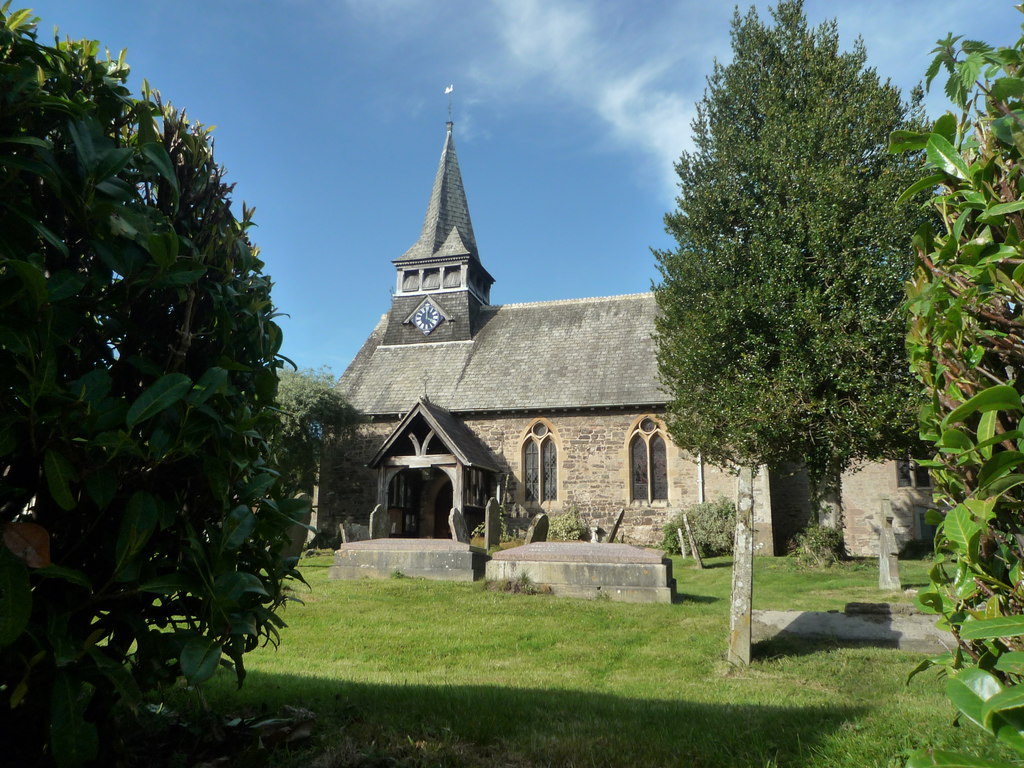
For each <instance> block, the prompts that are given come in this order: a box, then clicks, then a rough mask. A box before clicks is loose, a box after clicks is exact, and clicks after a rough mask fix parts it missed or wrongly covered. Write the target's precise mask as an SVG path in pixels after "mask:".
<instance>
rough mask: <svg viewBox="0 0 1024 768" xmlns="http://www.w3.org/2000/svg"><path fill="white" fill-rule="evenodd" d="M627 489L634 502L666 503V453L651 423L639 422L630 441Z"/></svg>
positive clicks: (661, 437)
mask: <svg viewBox="0 0 1024 768" xmlns="http://www.w3.org/2000/svg"><path fill="white" fill-rule="evenodd" d="M629 486H630V497H631V499H632V500H633V501H642V502H646V503H648V504H650V503H651V502H654V501H668V451H667V446H666V444H665V438H664V437H663V436H662V434H661V429H660V428H659V427H658V424H657V423H656V422H655V421H654V419H652V418H650V417H647V418H644V419H641V420H640V422H639V423H638V424H637V425H636V427H634V429H633V432H632V436H631V437H630V440H629Z"/></svg>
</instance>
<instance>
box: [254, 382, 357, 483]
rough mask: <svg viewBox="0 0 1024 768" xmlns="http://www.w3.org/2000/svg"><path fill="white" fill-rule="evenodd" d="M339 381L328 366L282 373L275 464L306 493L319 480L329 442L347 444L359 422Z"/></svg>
mask: <svg viewBox="0 0 1024 768" xmlns="http://www.w3.org/2000/svg"><path fill="white" fill-rule="evenodd" d="M335 383H336V382H335V379H334V375H333V374H332V373H331V372H330V371H329V370H327V369H324V368H321V369H319V370H310V369H306V370H301V371H282V372H281V374H280V384H279V386H278V389H277V402H278V407H279V408H280V412H279V413H278V419H279V421H280V426H279V427H278V430H277V433H276V435H275V436H274V441H273V447H274V454H275V463H276V464H277V467H278V469H279V470H280V471H281V473H282V474H283V475H284V476H285V478H286V479H287V480H288V482H289V484H291V485H293V486H295V487H296V488H298V489H300V490H302V491H305V492H306V493H311V492H312V491H313V486H314V485H316V483H317V482H318V480H319V476H320V471H321V467H320V464H321V461H322V460H323V457H324V446H325V444H327V443H334V444H338V443H343V442H344V441H345V440H346V439H347V438H349V437H351V436H352V434H353V432H354V431H355V428H356V427H357V426H358V425H359V414H358V413H357V412H356V410H355V409H354V408H353V407H352V406H351V405H349V404H348V401H346V400H345V397H344V395H342V394H341V392H339V391H338V389H337V387H336V386H335Z"/></svg>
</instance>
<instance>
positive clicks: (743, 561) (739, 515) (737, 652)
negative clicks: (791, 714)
mask: <svg viewBox="0 0 1024 768" xmlns="http://www.w3.org/2000/svg"><path fill="white" fill-rule="evenodd" d="M753 596H754V472H753V470H752V469H751V468H750V467H742V468H741V469H740V475H739V479H738V481H737V485H736V539H735V544H734V546H733V560H732V599H731V604H730V610H729V654H728V659H729V661H730V662H731V663H733V664H736V665H738V666H747V665H748V664H750V623H751V612H752V610H751V609H752V607H753V605H752V604H753Z"/></svg>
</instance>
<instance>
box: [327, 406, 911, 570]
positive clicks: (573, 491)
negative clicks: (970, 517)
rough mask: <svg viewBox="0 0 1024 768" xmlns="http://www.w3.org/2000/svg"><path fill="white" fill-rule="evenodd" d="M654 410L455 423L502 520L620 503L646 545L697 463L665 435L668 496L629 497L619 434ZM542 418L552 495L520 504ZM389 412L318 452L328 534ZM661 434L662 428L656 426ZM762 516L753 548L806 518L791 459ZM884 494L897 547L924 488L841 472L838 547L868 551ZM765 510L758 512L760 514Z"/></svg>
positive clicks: (596, 511) (716, 486)
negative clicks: (553, 467) (485, 467)
mask: <svg viewBox="0 0 1024 768" xmlns="http://www.w3.org/2000/svg"><path fill="white" fill-rule="evenodd" d="M645 416H650V417H652V418H653V419H654V420H655V421H656V422H657V423H658V424H659V427H661V428H662V430H663V428H664V424H663V423H662V422H661V419H660V417H659V415H658V414H656V413H639V412H636V411H611V410H602V411H584V412H567V413H544V414H543V415H541V414H529V415H519V414H516V415H494V416H492V415H477V416H468V417H466V418H464V422H465V424H466V425H467V426H468V427H469V428H470V429H471V430H473V432H474V433H475V434H476V435H477V436H478V437H479V438H480V440H481V441H482V442H483V443H484V444H485V445H487V446H488V447H489V448H490V449H491V454H492V456H491V459H492V461H493V462H494V464H495V465H496V466H497V467H498V468H499V471H500V473H501V475H502V484H503V486H504V487H503V491H504V493H505V494H506V496H505V498H504V501H505V505H506V508H507V509H509V510H510V511H511V512H512V513H513V519H512V520H510V521H509V522H510V523H511V524H512V526H513V527H515V528H524V527H525V525H526V524H527V523H528V521H529V518H530V517H531V516H532V515H533V514H534V513H536V512H539V511H541V510H543V511H544V512H547V513H548V514H558V513H560V512H563V511H566V510H567V509H569V508H570V507H575V508H576V509H577V510H578V511H579V512H580V514H581V515H583V516H584V518H585V519H586V520H587V521H588V522H589V523H590V524H592V525H595V526H597V527H598V528H600V529H603V530H604V531H605V532H608V531H610V530H611V528H612V526H613V525H614V522H615V518H616V516H617V515H618V511H619V509H620V508H622V507H625V508H626V514H625V517H624V518H623V522H622V526H621V528H620V531H621V533H622V536H623V540H624V541H626V542H629V543H634V544H640V545H647V546H656V545H658V544H659V543H660V542H661V538H662V526H663V525H664V524H665V522H666V521H667V520H668V519H669V518H671V517H672V516H673V515H675V513H676V512H677V511H679V510H682V509H685V508H687V507H689V506H692V505H693V504H696V503H697V502H698V494H699V482H698V465H697V463H696V462H695V461H694V460H693V459H692V458H691V457H690V456H689V455H688V454H686V453H684V452H683V451H681V450H679V449H678V448H677V447H676V446H675V445H673V444H672V442H671V441H669V440H666V443H667V459H668V476H669V492H668V496H669V498H668V501H666V502H655V503H654V504H648V503H647V502H646V501H644V502H640V501H635V502H634V501H631V500H630V499H629V494H630V483H629V444H628V443H629V439H630V437H631V435H632V434H633V429H634V427H635V426H636V424H637V423H638V422H639V421H640V419H641V418H643V417H645ZM538 418H543V419H544V421H545V423H546V424H547V425H548V426H549V430H550V434H551V436H552V437H551V439H553V440H554V441H555V444H556V445H557V447H558V498H557V500H553V501H547V502H544V503H543V504H538V503H530V504H527V503H526V501H525V499H524V498H523V492H522V486H521V482H520V480H521V478H522V471H523V466H522V464H523V461H522V446H523V441H524V439H525V438H526V435H527V433H528V432H529V430H530V428H531V426H532V425H533V424H534V423H535V422H536V421H537V419H538ZM397 423H398V422H397V420H388V421H376V422H370V423H367V424H364V425H363V426H362V427H361V428H360V431H359V435H358V438H357V439H356V440H354V441H353V442H352V443H350V444H346V445H345V446H343V447H337V448H335V449H334V450H332V451H328V454H327V459H326V460H327V462H329V466H330V468H329V470H328V471H325V472H322V473H321V487H320V510H319V526H320V528H321V530H325V531H327V532H328V533H329V534H334V533H336V532H337V527H338V524H339V523H341V522H347V523H356V524H361V525H366V524H367V523H368V522H369V515H370V511H371V510H372V509H373V507H374V505H375V504H376V500H377V476H376V473H375V472H373V471H371V470H370V469H368V468H367V464H368V462H369V461H370V459H371V458H372V457H373V455H374V454H375V453H376V452H377V450H378V449H379V447H380V445H381V444H382V443H383V441H384V439H385V438H386V437H387V436H388V435H390V434H391V432H392V431H393V430H394V428H395V426H396V425H397ZM662 434H665V433H664V431H663V432H662ZM703 481H704V498H705V499H706V500H707V501H713V500H714V499H716V498H718V497H719V496H724V497H725V498H727V499H730V500H735V496H736V477H735V475H734V474H733V473H732V472H730V471H726V470H722V469H719V468H717V467H712V466H708V465H705V466H704V468H703ZM767 484H768V486H769V488H770V502H771V512H770V515H771V517H770V521H771V522H770V523H769V522H768V521H767V520H764V521H758V523H757V524H756V530H755V536H756V537H757V540H758V542H763V544H761V545H760V546H759V548H758V551H759V552H761V553H763V554H773V550H774V554H780V555H781V554H785V551H786V544H787V543H788V542H789V540H790V539H792V537H793V535H794V534H796V533H797V532H798V531H800V530H801V529H802V528H803V527H804V526H805V525H806V524H807V522H808V521H809V520H810V519H811V511H810V498H809V490H808V485H807V476H806V473H805V472H804V471H803V470H802V469H801V468H800V467H799V466H788V467H781V468H779V469H777V470H774V471H772V472H771V474H770V482H768V483H767ZM886 497H887V498H889V499H890V500H891V503H892V509H893V512H894V515H895V520H894V531H895V533H896V538H897V541H898V542H899V544H900V546H901V547H902V546H905V545H906V543H907V542H909V541H911V540H913V539H915V538H917V537H919V536H920V535H921V533H922V532H921V531H920V530H918V527H919V526H918V525H917V521H916V515H917V513H918V511H919V510H922V509H923V508H925V507H927V506H928V504H929V503H930V498H931V491H930V489H914V488H898V487H897V485H896V466H895V462H885V463H881V464H869V465H863V466H861V467H858V468H857V469H855V470H852V471H851V472H848V473H847V474H846V475H844V476H843V507H844V525H845V531H844V534H845V539H846V548H847V551H848V552H849V553H850V554H852V555H859V556H871V555H874V554H876V553H877V551H878V550H877V534H876V533H875V531H874V528H873V524H874V516H875V514H876V513H877V511H878V509H879V508H880V505H881V503H882V499H883V498H886ZM768 514H769V513H768V511H767V510H765V511H764V515H765V516H767V515H768Z"/></svg>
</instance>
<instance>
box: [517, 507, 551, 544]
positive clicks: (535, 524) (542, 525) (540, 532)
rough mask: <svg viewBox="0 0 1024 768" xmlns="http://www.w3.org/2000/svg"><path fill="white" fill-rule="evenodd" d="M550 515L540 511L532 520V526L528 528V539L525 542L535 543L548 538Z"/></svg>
mask: <svg viewBox="0 0 1024 768" xmlns="http://www.w3.org/2000/svg"><path fill="white" fill-rule="evenodd" d="M548 525H549V521H548V516H547V515H545V514H544V513H543V512H538V513H537V514H536V515H534V516H533V519H532V520H531V521H530V527H529V528H527V529H526V541H524V542H523V543H524V544H533V543H534V542H535V541H547V540H548Z"/></svg>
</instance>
